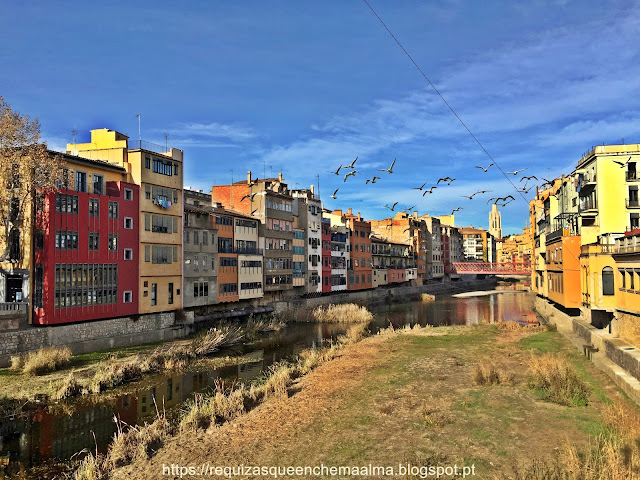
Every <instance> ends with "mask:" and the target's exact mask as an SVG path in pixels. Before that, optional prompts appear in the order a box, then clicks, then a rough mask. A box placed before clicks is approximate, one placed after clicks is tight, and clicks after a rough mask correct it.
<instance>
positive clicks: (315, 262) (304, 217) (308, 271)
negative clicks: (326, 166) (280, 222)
mask: <svg viewBox="0 0 640 480" xmlns="http://www.w3.org/2000/svg"><path fill="white" fill-rule="evenodd" d="M291 194H292V195H293V215H294V217H296V216H297V217H299V220H298V225H299V226H300V227H304V229H305V238H306V241H305V250H304V255H305V259H306V260H305V262H306V266H305V282H304V285H305V293H319V292H322V233H321V224H322V205H321V203H320V198H319V197H318V196H317V195H316V194H315V188H314V186H313V185H311V188H310V189H308V190H293V191H292V192H291Z"/></svg>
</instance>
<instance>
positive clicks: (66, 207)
mask: <svg viewBox="0 0 640 480" xmlns="http://www.w3.org/2000/svg"><path fill="white" fill-rule="evenodd" d="M56 212H59V213H75V214H77V213H78V196H77V195H65V194H61V193H57V194H56Z"/></svg>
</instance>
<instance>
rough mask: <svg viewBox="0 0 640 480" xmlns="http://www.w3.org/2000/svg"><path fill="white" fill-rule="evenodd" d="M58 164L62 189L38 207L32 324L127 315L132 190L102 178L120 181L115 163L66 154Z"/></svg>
mask: <svg viewBox="0 0 640 480" xmlns="http://www.w3.org/2000/svg"><path fill="white" fill-rule="evenodd" d="M63 160H64V161H65V164H66V165H67V166H68V167H69V169H68V172H67V174H66V175H65V183H66V184H65V185H60V186H59V187H60V188H59V189H58V190H56V191H55V192H51V193H49V194H47V195H46V196H44V199H43V202H42V205H40V206H39V208H38V218H37V228H38V232H39V233H38V234H36V239H35V242H36V266H35V295H34V316H33V323H35V324H38V325H54V324H60V323H70V322H79V321H85V320H97V319H103V318H113V317H122V316H129V315H135V314H137V313H138V277H139V269H138V265H139V263H138V255H139V248H140V247H139V217H140V210H139V188H138V186H137V185H135V184H133V183H128V182H125V181H121V180H118V181H114V180H111V181H109V179H110V178H111V179H114V178H121V179H122V178H126V171H125V169H123V168H121V167H118V166H116V165H112V164H109V163H106V162H101V161H96V160H88V159H84V158H80V157H75V156H71V155H64V156H63ZM71 169H74V170H73V171H71ZM105 179H106V181H105Z"/></svg>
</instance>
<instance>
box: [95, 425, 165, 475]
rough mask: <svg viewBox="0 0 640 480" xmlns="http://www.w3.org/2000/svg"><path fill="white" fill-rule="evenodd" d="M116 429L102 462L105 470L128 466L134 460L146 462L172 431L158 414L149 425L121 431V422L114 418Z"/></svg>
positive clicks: (131, 427)
mask: <svg viewBox="0 0 640 480" xmlns="http://www.w3.org/2000/svg"><path fill="white" fill-rule="evenodd" d="M114 421H115V422H116V424H117V426H118V428H117V431H116V433H115V434H114V436H113V441H112V442H111V445H110V446H109V450H108V452H107V456H106V459H105V462H104V465H105V469H106V470H113V469H115V468H118V467H122V466H124V465H128V464H129V463H131V462H132V461H134V460H136V459H141V460H147V459H148V458H150V457H151V456H153V454H155V452H156V451H157V450H158V449H159V448H160V447H161V446H162V445H163V444H164V442H165V440H166V439H167V438H168V437H169V436H170V435H171V432H172V429H171V425H170V424H169V421H168V420H167V418H166V417H165V416H164V415H160V414H158V416H157V418H156V419H155V420H154V421H153V423H151V424H146V423H145V424H144V425H142V426H137V427H136V426H130V427H129V429H128V430H127V431H124V429H123V422H121V421H119V420H118V419H117V418H115V417H114Z"/></svg>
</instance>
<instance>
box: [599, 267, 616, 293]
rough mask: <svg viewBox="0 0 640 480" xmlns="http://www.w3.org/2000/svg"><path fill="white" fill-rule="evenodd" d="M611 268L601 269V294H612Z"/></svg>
mask: <svg viewBox="0 0 640 480" xmlns="http://www.w3.org/2000/svg"><path fill="white" fill-rule="evenodd" d="M613 294H614V293H613V268H611V267H604V268H603V269H602V295H613Z"/></svg>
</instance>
